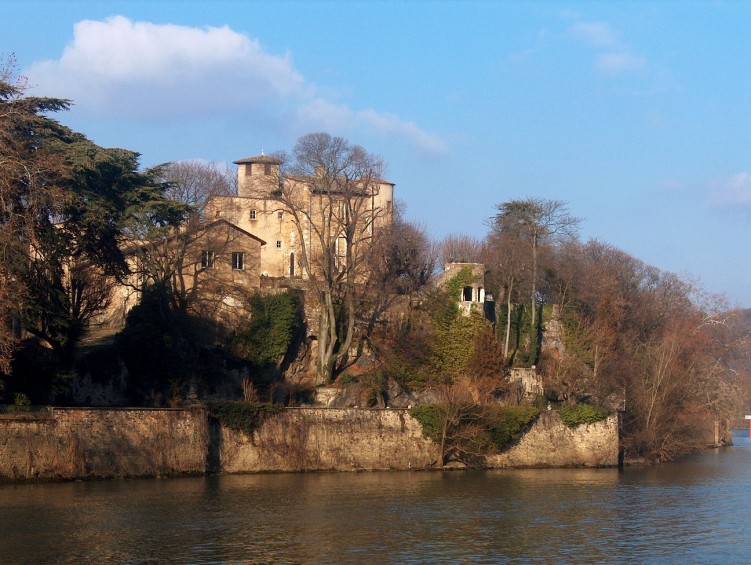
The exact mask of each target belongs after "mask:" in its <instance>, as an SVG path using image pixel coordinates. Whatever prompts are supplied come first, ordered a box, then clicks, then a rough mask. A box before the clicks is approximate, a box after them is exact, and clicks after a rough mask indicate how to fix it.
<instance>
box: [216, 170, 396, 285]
mask: <svg viewBox="0 0 751 565" xmlns="http://www.w3.org/2000/svg"><path fill="white" fill-rule="evenodd" d="M235 164H236V165H238V171H237V175H238V183H237V186H238V189H237V196H214V197H212V198H211V199H210V200H209V201H208V202H207V204H206V211H205V216H206V218H213V219H219V218H222V219H225V220H227V221H229V222H231V223H233V224H234V225H236V226H238V227H239V228H241V229H243V230H246V231H248V232H249V233H252V234H254V235H255V236H257V237H259V238H260V239H262V240H264V241H266V242H268V243H267V245H265V246H264V247H263V248H262V250H261V264H260V272H261V274H262V275H263V276H268V277H287V278H307V277H308V276H309V273H307V272H304V268H303V267H304V264H305V262H304V261H303V259H302V254H303V253H306V254H307V257H308V258H309V263H310V264H312V265H314V264H315V261H316V257H317V256H319V255H320V251H321V250H320V239H321V237H320V233H321V230H331V231H332V233H333V235H332V236H331V240H332V241H335V245H336V254H337V257H343V256H344V254H345V247H346V243H345V241H344V239H345V238H344V237H343V236H342V237H337V234H336V232H337V230H341V226H342V225H343V221H342V219H343V218H344V217H345V215H346V214H348V213H349V214H353V213H356V214H357V217H358V223H359V224H360V225H359V229H360V230H361V231H362V233H363V236H362V238H363V240H365V239H367V238H369V237H370V236H372V234H373V233H374V231H375V230H376V229H378V227H379V226H382V225H386V224H389V223H391V221H392V219H393V200H394V184H393V183H391V182H388V181H385V180H382V179H368V180H367V181H355V182H354V183H353V185H350V186H355V187H356V188H355V190H356V194H354V197H353V193H352V191H351V190H350V189H347V190H349V192H348V193H347V194H344V191H345V189H343V188H342V189H338V188H337V183H336V179H334V182H333V183H331V182H330V179H329V181H328V182H329V184H326V185H325V186H324V183H323V182H319V179H321V178H322V177H320V176H316V175H312V176H302V175H287V176H284V177H283V178H282V177H281V176H280V166H281V162H280V161H279V160H278V159H276V158H274V157H270V156H267V155H259V156H256V157H248V158H246V159H240V160H239V161H235ZM337 190H340V191H341V192H340V193H337ZM348 199H349V200H348ZM353 203H354V204H353ZM355 207H356V208H357V209H355Z"/></svg>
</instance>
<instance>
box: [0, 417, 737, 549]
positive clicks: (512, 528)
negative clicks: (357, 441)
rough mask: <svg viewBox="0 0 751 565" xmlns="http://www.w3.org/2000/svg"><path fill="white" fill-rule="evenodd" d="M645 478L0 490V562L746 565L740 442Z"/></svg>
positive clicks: (387, 478) (539, 473)
mask: <svg viewBox="0 0 751 565" xmlns="http://www.w3.org/2000/svg"><path fill="white" fill-rule="evenodd" d="M746 436H747V432H746V433H745V434H742V433H739V434H737V435H736V438H735V441H736V444H737V445H736V446H735V447H732V448H726V449H721V450H713V451H709V452H707V453H703V454H700V455H696V456H691V457H689V458H686V459H684V460H682V461H680V462H678V463H670V464H665V465H660V466H655V467H644V468H627V469H626V470H625V471H622V472H620V471H618V470H616V469H544V470H543V469H541V470H508V471H477V472H475V471H472V472H461V471H459V472H457V471H454V472H394V473H385V472H384V473H344V474H299V475H298V474H287V475H242V476H227V477H206V478H186V479H169V480H130V481H104V482H76V483H58V484H27V485H3V486H0V511H1V512H2V514H0V515H1V516H2V520H0V562H3V563H6V562H7V563H82V562H83V563H85V562H88V563H106V562H112V563H164V562H171V563H225V562H229V563H365V562H368V563H534V562H540V563H555V562H558V563H745V562H748V561H749V559H750V557H749V556H751V534H749V532H748V531H747V526H746V520H745V519H744V518H745V517H746V515H747V513H748V512H749V509H750V508H751V442H750V441H749V440H748V438H747V437H746Z"/></svg>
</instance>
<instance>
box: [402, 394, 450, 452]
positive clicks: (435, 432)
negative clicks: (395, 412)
mask: <svg viewBox="0 0 751 565" xmlns="http://www.w3.org/2000/svg"><path fill="white" fill-rule="evenodd" d="M409 413H410V414H411V415H412V417H413V418H414V419H415V420H417V421H418V422H420V425H421V426H422V433H423V435H424V436H425V437H426V438H428V439H432V440H433V441H434V442H436V443H440V442H441V438H442V436H443V426H444V423H445V421H446V409H445V408H444V407H443V406H440V405H438V404H421V405H419V406H415V407H414V408H412V410H410V411H409Z"/></svg>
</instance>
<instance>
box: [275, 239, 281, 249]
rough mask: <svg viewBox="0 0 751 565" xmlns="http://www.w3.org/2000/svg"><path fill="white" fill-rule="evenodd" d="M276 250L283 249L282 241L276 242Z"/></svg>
mask: <svg viewBox="0 0 751 565" xmlns="http://www.w3.org/2000/svg"><path fill="white" fill-rule="evenodd" d="M276 248H277V249H281V248H282V240H281V239H277V240H276Z"/></svg>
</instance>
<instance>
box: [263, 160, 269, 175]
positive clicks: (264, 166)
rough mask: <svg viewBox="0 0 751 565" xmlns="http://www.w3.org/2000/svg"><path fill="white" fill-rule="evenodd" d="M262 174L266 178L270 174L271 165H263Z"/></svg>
mask: <svg viewBox="0 0 751 565" xmlns="http://www.w3.org/2000/svg"><path fill="white" fill-rule="evenodd" d="M263 174H264V175H266V176H268V175H270V174H271V163H264V164H263Z"/></svg>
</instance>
